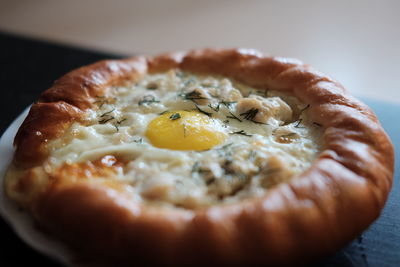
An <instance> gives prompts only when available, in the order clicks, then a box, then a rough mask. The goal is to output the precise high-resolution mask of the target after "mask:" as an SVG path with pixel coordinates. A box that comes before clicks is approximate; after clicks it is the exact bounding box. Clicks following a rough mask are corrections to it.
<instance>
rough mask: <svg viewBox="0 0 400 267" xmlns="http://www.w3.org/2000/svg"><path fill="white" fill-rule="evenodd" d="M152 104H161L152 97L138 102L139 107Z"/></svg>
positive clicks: (148, 96) (147, 96)
mask: <svg viewBox="0 0 400 267" xmlns="http://www.w3.org/2000/svg"><path fill="white" fill-rule="evenodd" d="M152 103H160V101H159V100H156V98H155V97H154V96H152V95H146V96H144V97H143V98H142V100H140V101H139V102H138V104H139V106H141V105H143V104H152Z"/></svg>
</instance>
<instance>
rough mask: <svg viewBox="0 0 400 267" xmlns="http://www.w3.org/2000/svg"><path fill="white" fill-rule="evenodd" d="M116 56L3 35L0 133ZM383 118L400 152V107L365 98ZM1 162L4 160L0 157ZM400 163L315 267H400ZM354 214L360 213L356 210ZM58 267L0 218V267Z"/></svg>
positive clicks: (1, 38) (0, 73)
mask: <svg viewBox="0 0 400 267" xmlns="http://www.w3.org/2000/svg"><path fill="white" fill-rule="evenodd" d="M119 57H120V56H118V55H111V54H106V53H100V52H94V51H89V50H84V49H80V48H74V47H71V46H64V45H60V44H53V43H48V42H43V41H38V40H32V39H28V38H24V37H18V36H14V35H11V34H7V33H0V86H1V87H2V88H1V92H2V105H0V109H1V113H0V114H1V120H0V133H1V134H3V132H4V131H5V130H6V129H7V127H8V126H9V125H10V124H11V122H12V121H13V120H14V119H15V118H16V117H17V116H18V115H19V114H20V113H21V112H22V111H23V110H24V109H25V108H26V107H27V106H29V105H30V104H31V103H32V102H34V101H35V99H37V97H38V96H39V94H40V92H42V91H43V90H45V89H47V88H49V87H50V86H51V84H52V82H53V81H54V80H55V79H57V78H59V77H60V76H61V75H63V74H65V73H66V72H68V71H70V70H72V69H74V68H77V67H79V66H82V65H85V64H89V63H92V62H95V61H97V60H101V59H105V58H119ZM363 100H364V101H365V102H366V103H367V104H368V105H369V106H371V107H372V108H373V109H374V110H375V112H376V113H377V115H378V117H379V118H380V120H381V122H382V124H383V126H384V128H385V129H386V131H387V132H388V133H389V135H390V137H391V138H392V141H393V143H394V145H395V147H396V154H398V153H397V151H398V149H400V138H399V133H400V123H398V119H397V117H398V114H400V105H395V104H388V103H385V102H380V101H373V100H370V99H363ZM0 158H1V155H0ZM399 167H400V162H399V160H398V159H397V158H396V172H395V181H394V184H393V189H392V192H391V194H390V196H389V200H388V202H387V204H386V207H385V209H384V211H383V213H382V215H381V217H380V218H379V219H378V220H377V221H376V222H375V223H374V224H373V225H372V226H371V227H370V228H369V229H368V230H367V231H365V232H364V233H363V234H362V236H360V237H359V238H357V239H356V240H354V241H353V242H351V243H350V244H349V245H348V246H347V247H345V248H343V249H342V250H340V251H338V252H337V253H336V254H335V255H332V257H330V258H329V259H326V260H324V261H323V262H321V263H316V264H315V266H379V267H380V266H388V267H389V266H390V267H391V266H393V267H394V266H400V184H399V179H398V178H399V173H398V172H399ZM355 212H356V211H355ZM28 263H29V264H31V265H39V266H58V265H59V264H58V263H56V262H54V261H52V260H50V259H48V258H47V257H45V256H42V255H40V254H39V253H37V252H35V251H34V250H33V249H32V248H30V247H28V246H27V245H25V244H24V242H23V241H21V240H20V239H19V238H18V237H17V236H16V235H15V234H14V232H13V230H12V228H11V227H10V226H8V225H7V224H6V223H5V222H4V221H3V220H2V219H1V218H0V266H24V265H26V264H28Z"/></svg>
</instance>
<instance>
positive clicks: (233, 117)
mask: <svg viewBox="0 0 400 267" xmlns="http://www.w3.org/2000/svg"><path fill="white" fill-rule="evenodd" d="M229 114H231V115H230V116H226V117H227V118H229V119H234V120H237V121H239V122H242V120H241V119H239V118H238V117H236V116H235V115H233V113H232V112H230V111H229Z"/></svg>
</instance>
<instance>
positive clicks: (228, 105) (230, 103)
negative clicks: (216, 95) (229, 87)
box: [220, 100, 237, 109]
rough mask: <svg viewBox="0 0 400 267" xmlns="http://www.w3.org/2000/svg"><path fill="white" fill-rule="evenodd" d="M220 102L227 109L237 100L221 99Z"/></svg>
mask: <svg viewBox="0 0 400 267" xmlns="http://www.w3.org/2000/svg"><path fill="white" fill-rule="evenodd" d="M220 103H221V104H222V105H224V106H225V107H227V108H228V109H230V108H231V107H232V105H233V104H235V103H237V101H224V100H222V101H221V102H220Z"/></svg>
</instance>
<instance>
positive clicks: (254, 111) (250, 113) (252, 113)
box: [240, 108, 258, 121]
mask: <svg viewBox="0 0 400 267" xmlns="http://www.w3.org/2000/svg"><path fill="white" fill-rule="evenodd" d="M257 113H258V108H251V109H249V110H248V111H246V112H243V113H240V116H242V117H243V118H244V119H245V120H249V121H253V120H254V117H255V116H256V115H257Z"/></svg>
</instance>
